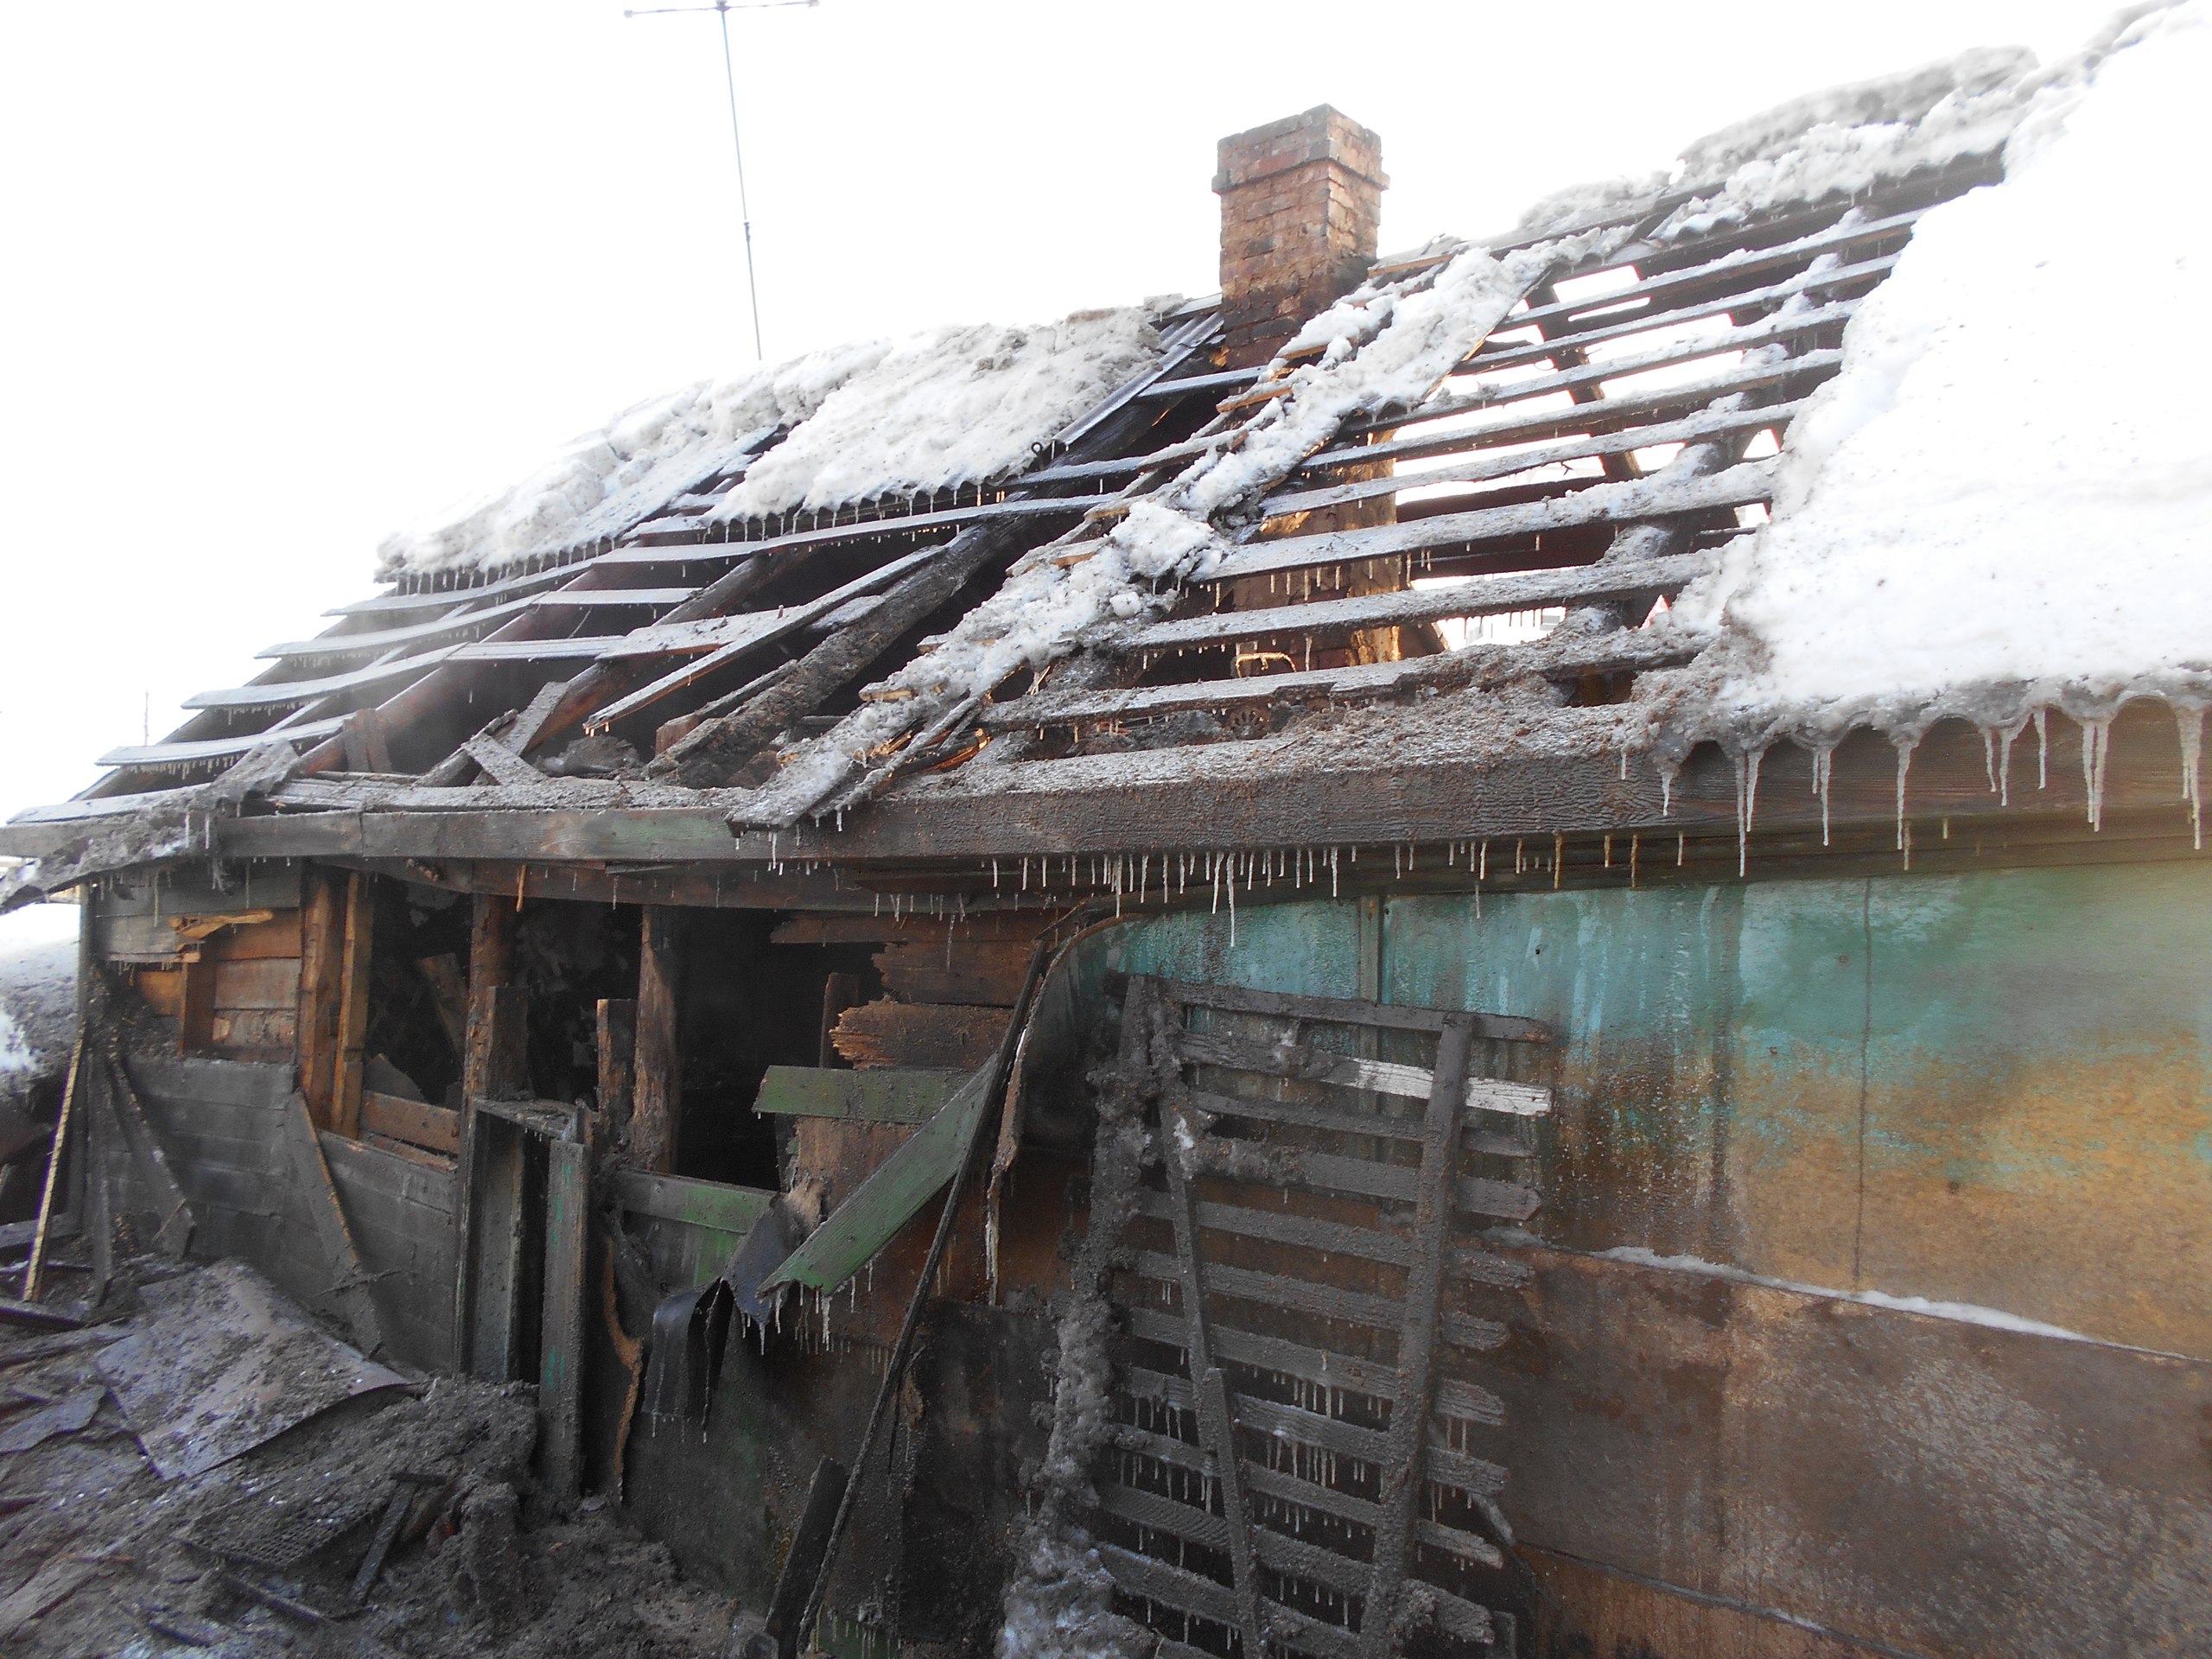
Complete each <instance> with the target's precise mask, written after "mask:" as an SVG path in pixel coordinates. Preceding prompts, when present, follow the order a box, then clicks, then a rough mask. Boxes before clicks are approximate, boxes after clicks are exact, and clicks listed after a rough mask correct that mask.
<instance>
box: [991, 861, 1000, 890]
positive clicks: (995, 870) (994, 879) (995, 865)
mask: <svg viewBox="0 0 2212 1659" xmlns="http://www.w3.org/2000/svg"><path fill="white" fill-rule="evenodd" d="M998 890H999V861H998V860H996V859H993V860H992V861H991V891H992V892H993V893H996V892H997V891H998Z"/></svg>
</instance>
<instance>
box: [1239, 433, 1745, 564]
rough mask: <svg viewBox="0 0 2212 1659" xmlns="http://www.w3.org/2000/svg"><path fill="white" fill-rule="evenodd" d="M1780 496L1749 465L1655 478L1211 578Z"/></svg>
mask: <svg viewBox="0 0 2212 1659" xmlns="http://www.w3.org/2000/svg"><path fill="white" fill-rule="evenodd" d="M1773 496H1774V463H1773V462H1772V461H1742V462H1739V463H1738V464H1737V465H1736V466H1733V467H1726V468H1725V469H1723V470H1722V471H1720V472H1717V473H1711V474H1706V475H1704V476H1703V477H1699V478H1688V479H1681V480H1676V479H1662V478H1649V479H1637V480H1630V481H1629V482H1626V483H1620V484H1592V485H1590V486H1587V487H1586V488H1584V489H1580V490H1578V491H1576V492H1575V493H1573V494H1572V495H1563V496H1556V497H1554V498H1552V499H1548V500H1542V501H1526V502H1522V503H1520V504H1518V505H1513V506H1504V507H1480V508H1476V509H1474V510H1473V511H1471V512H1450V513H1442V514H1439V515H1438V516H1437V517H1435V518H1421V519H1416V520H1415V521H1414V522H1413V523H1411V524H1376V525H1371V526H1369V527H1368V528H1365V529H1362V530H1337V531H1322V532H1320V533H1319V534H1316V535H1312V536H1284V537H1277V538H1275V539H1274V540H1272V541H1262V542H1247V543H1244V545H1243V546H1242V547H1237V548H1234V549H1232V550H1230V551H1229V552H1228V553H1227V554H1225V555H1224V556H1223V557H1222V558H1221V560H1220V561H1219V563H1217V564H1216V565H1215V566H1214V567H1213V569H1211V570H1209V571H1208V572H1207V573H1206V580H1207V581H1208V582H1240V581H1245V580H1248V579H1249V578H1251V577H1253V576H1264V575H1275V574H1279V573H1281V572H1283V571H1287V570H1304V569H1315V568H1317V567H1319V566H1324V565H1337V564H1357V563H1360V562H1362V561H1363V560H1366V559H1376V558H1389V557H1395V556H1401V555H1406V554H1413V553H1421V552H1427V551H1431V550H1436V549H1441V548H1450V547H1459V546H1462V545H1467V544H1471V543H1481V542H1484V541H1497V540H1503V539H1504V538H1506V537H1516V536H1526V535H1532V534H1541V533H1543V532H1545V531H1556V530H1567V529H1572V528H1573V527H1575V526H1578V525H1582V524H1636V523H1640V522H1642V521H1643V520H1645V519H1649V518H1679V517H1681V516H1683V515H1686V514H1689V513H1701V512H1713V511H1715V510H1718V509H1722V508H1727V507H1738V506H1745V505H1750V504H1751V503H1754V502H1764V501H1769V500H1771V499H1773Z"/></svg>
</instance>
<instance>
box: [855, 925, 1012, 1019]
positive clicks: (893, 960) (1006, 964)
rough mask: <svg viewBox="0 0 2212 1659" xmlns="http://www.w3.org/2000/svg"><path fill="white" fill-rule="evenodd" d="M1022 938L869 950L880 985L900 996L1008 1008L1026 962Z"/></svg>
mask: <svg viewBox="0 0 2212 1659" xmlns="http://www.w3.org/2000/svg"><path fill="white" fill-rule="evenodd" d="M1030 949H1031V942H1030V941H1029V940H1028V939H1027V938H1015V939H1005V940H992V941H977V940H969V939H946V940H943V941H938V942H929V943H925V942H923V941H920V940H915V941H912V942H906V943H893V944H887V945H886V946H885V947H884V948H883V949H882V950H879V951H877V952H876V953H875V965H876V968H877V969H878V970H879V971H880V973H881V974H882V976H883V985H884V988H885V989H886V990H887V991H889V992H890V993H891V994H892V995H893V996H895V997H897V998H898V999H899V1001H902V1002H957V1003H965V1004H968V1005H969V1006H973V1007H1000V1008H1008V1007H1013V1006H1014V996H1015V995H1016V994H1017V993H1018V992H1019V991H1020V988H1021V976H1022V974H1023V971H1024V970H1025V969H1027V966H1028V963H1029V955H1030Z"/></svg>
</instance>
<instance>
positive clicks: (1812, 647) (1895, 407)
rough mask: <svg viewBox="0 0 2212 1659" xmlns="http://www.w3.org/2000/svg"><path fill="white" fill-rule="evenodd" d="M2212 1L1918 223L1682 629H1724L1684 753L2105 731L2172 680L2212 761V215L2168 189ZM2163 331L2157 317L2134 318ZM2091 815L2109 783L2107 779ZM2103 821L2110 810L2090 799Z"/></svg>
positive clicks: (2084, 69) (2038, 122)
mask: <svg viewBox="0 0 2212 1659" xmlns="http://www.w3.org/2000/svg"><path fill="white" fill-rule="evenodd" d="M2207 86H2212V18H2209V17H2208V10H2207V7H2206V5H2205V4H2204V3H2203V0H2191V3H2188V4H2184V5H2179V6H2174V7H2171V8H2162V9H2160V10H2157V11H2155V12H2152V13H2151V14H2149V15H2148V16H2143V17H2141V18H2140V19H2139V20H2138V21H2137V22H2135V23H2134V24H2133V25H2132V26H2130V27H2128V28H2127V29H2124V30H2122V31H2121V32H2120V33H2119V34H2118V35H2117V36H2116V38H2115V39H2114V40H2113V42H2112V44H2111V48H2110V49H2109V50H2108V51H2106V52H2104V53H2103V54H2101V56H2098V57H2096V58H2095V59H2094V60H2088V61H2085V62H2084V63H2083V64H2082V66H2081V67H2080V68H2079V69H2078V71H2077V72H2076V73H2074V74H2073V75H2071V76H2069V77H2068V78H2064V79H2058V80H2053V81H2050V82H2048V83H2046V85H2045V86H2044V88H2043V90H2042V91H2041V92H2038V94H2037V98H2036V99H2035V102H2034V105H2033V107H2032V109H2031V111H2030V112H2029V115H2028V117H2027V118H2026V119H2025V120H2024V122H2023V123H2022V124H2021V125H2020V126H2019V128H2018V130H2017V132H2016V133H2015V135H2014V136H2013V137H2012V140H2011V142H2010V144H2009V146H2008V148H2007V149H2006V153H2005V178H2004V181H2002V182H2001V183H1999V184H1996V185H1993V186H1988V187H1985V188H1980V189H1976V190H1973V191H1969V192H1968V193H1967V194H1965V195H1963V196H1961V197H1959V198H1958V199H1956V200H1953V201H1951V202H1948V203H1947V204H1944V205H1943V206H1941V207H1936V208H1935V209H1933V210H1931V211H1930V212H1929V213H1927V214H1925V215H1924V216H1923V218H1922V219H1921V220H1920V223H1919V226H1918V227H1917V229H1916V232H1915V235H1914V238H1913V240H1912V242H1911V243H1910V245H1909V246H1908V247H1907V248H1906V250H1905V251H1904V255H1903V257H1901V258H1900V260H1899V261H1898V263H1897V268H1896V270H1895V272H1894V274H1893V275H1892V276H1891V277H1890V279H1889V280H1888V282H1886V283H1885V284H1884V285H1883V286H1882V287H1880V288H1879V289H1876V290H1875V291H1874V293H1873V294H1872V295H1871V296H1869V297H1868V298H1867V299H1866V301H1865V302H1863V304H1862V305H1861V306H1860V308H1859V312H1858V314H1857V315H1856V316H1855V317H1854V318H1853V321H1852V322H1851V324H1850V326H1849V328H1848V329H1847V332H1846V334H1845V336H1844V361H1843V365H1842V368H1841V370H1840V373H1839V374H1838V375H1837V377H1836V378H1834V380H1833V381H1831V382H1829V383H1828V384H1827V385H1826V386H1824V387H1823V388H1822V389H1821V391H1819V392H1818V393H1817V394H1816V395H1815V397H1814V399H1813V400H1812V403H1811V404H1810V406H1809V407H1808V410H1806V412H1805V413H1804V414H1803V415H1802V416H1800V417H1799V418H1798V419H1797V420H1796V423H1794V424H1793V425H1792V427H1791V429H1790V432H1789V439H1788V442H1787V444H1786V445H1785V448H1784V450H1783V458H1782V464H1781V469H1780V473H1779V475H1778V478H1777V494H1776V499H1775V505H1774V512H1773V517H1772V519H1771V521H1770V523H1769V524H1766V525H1765V526H1764V528H1762V529H1760V530H1759V531H1757V532H1756V533H1755V534H1752V535H1749V536H1746V537H1741V538H1739V539H1738V541H1737V542H1736V543H1733V544H1732V547H1731V548H1730V549H1729V550H1728V551H1727V554H1726V558H1725V559H1724V562H1723V567H1722V569H1721V570H1720V572H1719V574H1717V575H1714V576H1713V577H1709V578H1707V579H1705V580H1704V581H1702V582H1699V583H1697V584H1694V585H1693V587H1692V588H1690V589H1689V590H1688V592H1686V593H1685V594H1683V595H1682V597H1681V601H1679V602H1678V603H1677V605H1676V606H1675V610H1674V612H1673V614H1672V618H1671V621H1670V626H1676V627H1691V628H1704V629H1709V630H1711V631H1712V632H1713V638H1714V641H1715V643H1714V645H1713V646H1712V647H1711V648H1710V649H1709V650H1708V651H1707V653H1706V656H1705V658H1704V659H1703V661H1702V662H1701V663H1700V664H1699V665H1698V666H1697V667H1695V668H1694V669H1692V670H1689V671H1685V678H1684V680H1683V681H1682V682H1681V683H1677V684H1676V685H1675V686H1673V687H1671V688H1669V689H1668V690H1665V691H1663V692H1662V693H1661V695H1662V696H1667V697H1669V698H1672V699H1675V708H1676V710H1677V715H1678V727H1677V732H1676V735H1675V738H1674V739H1673V740H1672V741H1674V742H1675V743H1676V744H1679V743H1681V742H1682V741H1688V740H1692V739H1694V737H1696V736H1700V735H1708V736H1719V737H1721V738H1723V740H1724V741H1729V742H1731V743H1732V745H1734V746H1736V747H1738V748H1739V749H1741V750H1742V751H1744V752H1746V753H1754V752H1756V751H1757V750H1758V749H1759V748H1761V747H1764V746H1765V745H1766V744H1769V743H1771V742H1772V741H1776V740H1777V739H1779V738H1785V737H1788V738H1795V739H1796V740H1798V741H1801V742H1803V743H1805V744H1806V745H1807V746H1808V747H1812V748H1813V749H1814V750H1815V753H1820V752H1822V751H1824V750H1825V749H1827V748H1829V747H1833V746H1834V743H1835V741H1837V740H1838V739H1839V738H1840V735H1841V734H1843V733H1844V732H1846V731H1847V730H1848V729H1850V728H1853V727H1857V726H1872V727H1875V728H1879V729H1881V730H1884V731H1885V732H1887V733H1888V734H1890V735H1891V737H1892V739H1893V740H1894V741H1896V742H1897V744H1898V746H1899V748H1900V751H1901V753H1903V754H1905V755H1908V756H1909V754H1910V748H1911V746H1912V744H1913V743H1914V742H1916V741H1917V738H1918V735H1919V734H1920V733H1922V732H1924V731H1925V730H1926V729H1927V728H1928V727H1929V725H1930V724H1931V723H1932V722H1933V721H1936V720H1937V719H1940V718H1943V717H1946V716H1962V717H1965V718H1967V719H1970V720H1973V721H1976V722H1978V723H1980V725H1981V726H1982V727H1983V728H1985V730H1987V731H1991V732H1993V733H1999V734H2008V735H2009V734H2017V732H2018V730H2019V729H2020V728H2021V727H2022V726H2024V724H2025V723H2026V722H2027V721H2029V720H2030V718H2031V716H2032V715H2035V714H2037V711H2040V710H2042V709H2046V708H2049V707H2053V706H2056V707H2058V708H2061V709H2065V710H2066V711H2068V712H2069V713H2070V714H2072V715H2075V717H2076V718H2078V719H2081V720H2082V721H2083V722H2084V723H2085V725H2086V726H2088V728H2090V732H2089V737H2090V741H2088V743H2086V744H2085V749H2087V750H2088V751H2089V752H2090V753H2091V755H2092V757H2093V756H2094V752H2095V751H2096V749H2097V747H2098V745H2097V742H2096V736H2097V733H2098V732H2099V731H2100V730H2101V728H2102V723H2103V722H2106V721H2108V720H2109V718H2110V716H2111V715H2112V714H2113V711H2114V710H2115V709H2117V708H2118V707H2119V705H2120V703H2121V702H2124V701H2126V699H2128V698H2130V697H2133V696H2150V695H2156V696H2164V697H2166V698H2167V699H2168V700H2169V701H2170V702H2172V703H2173V704H2174V705H2175V706H2176V708H2177V712H2178V714H2179V715H2180V716H2181V719H2182V722H2183V753H2184V756H2185V758H2187V759H2189V760H2190V765H2189V766H2188V771H2189V773H2190V775H2189V776H2188V777H2187V778H2186V779H2184V780H2183V781H2184V787H2185V789H2186V790H2187V791H2189V793H2190V798H2191V799H2192V800H2194V799H2195V798H2196V793H2195V791H2196V778H2195V766H2194V764H2193V753H2194V750H2195V748H2196V739H2197V737H2198V735H2199V734H2200V732H2201V722H2202V712H2203V710H2204V709H2205V708H2206V706H2207V705H2208V704H2209V703H2212V450H2208V449H2207V448H2206V446H2205V444H2204V442H2203V436H2202V432H2203V416H2202V398H2203V388H2204V386H2205V385H2206V384H2207V383H2208V381H2212V336H2208V335H2207V334H2206V333H2205V331H2203V330H2202V329H2201V328H2199V327H2195V326H2194V325H2193V324H2192V323H2191V322H2190V321H2188V319H2190V318H2193V317H2194V316H2195V315H2196V313H2197V312H2198V311H2199V310H2201V309H2202V302H2203V298H2204V294H2205V281H2206V273H2207V272H2208V271H2212V219H2208V218H2207V216H2206V215H2205V214H2204V213H2202V212H2201V211H2199V210H2198V209H2197V208H2196V205H2195V204H2194V203H2193V202H2190V201H2183V200H2178V199H2177V197H2176V195H2175V194H2174V191H2173V188H2172V186H2173V181H2174V178H2175V168H2176V158H2177V156H2203V155H2206V154H2208V153H2212V104H2208V101H2207V99H2205V97H2204V88H2205V87H2207ZM2123 299H2124V302H2125V305H2126V309H2127V313H2128V315H2130V316H2131V317H2134V318H2142V319H2152V318H2155V319H2162V320H2168V321H2170V323H2171V326H2167V327H2161V328H2159V329H2158V330H2157V331H2156V333H2155V334H2152V333H2151V332H2149V331H2148V330H2146V329H2145V328H2143V327H2123V326H2116V325H2115V324H2113V322H2111V321H2109V319H2110V317H2111V316H2112V315H2113V313H2112V308H2113V304H2114V302H2115V301H2118V300H2123ZM2091 794H2092V800H2093V803H2094V800H2095V798H2096V795H2097V790H2096V786H2095V782H2094V779H2093V780H2092V786H2091ZM2095 811H2096V808H2095V807H2094V804H2093V807H2092V814H2093V817H2094V815H2095Z"/></svg>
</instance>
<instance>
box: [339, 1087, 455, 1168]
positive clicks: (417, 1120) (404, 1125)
mask: <svg viewBox="0 0 2212 1659" xmlns="http://www.w3.org/2000/svg"><path fill="white" fill-rule="evenodd" d="M361 1131H362V1133H363V1134H365V1135H386V1136H389V1137H390V1138H391V1139H392V1140H394V1141H405V1142H406V1143H407V1144H408V1145H409V1146H411V1147H428V1148H429V1150H430V1151H432V1152H443V1153H453V1154H458V1153H459V1152H460V1151H461V1114H460V1113H459V1112H458V1111H456V1110H455V1109H454V1108H452V1107H450V1106H433V1105H430V1104H429V1103H426V1102H423V1101H419V1100H403V1099H401V1098H400V1097H399V1096H397V1095H379V1094H377V1093H374V1092H372V1091H370V1090H363V1092H362V1095H361Z"/></svg>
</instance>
